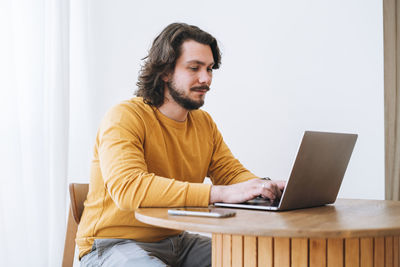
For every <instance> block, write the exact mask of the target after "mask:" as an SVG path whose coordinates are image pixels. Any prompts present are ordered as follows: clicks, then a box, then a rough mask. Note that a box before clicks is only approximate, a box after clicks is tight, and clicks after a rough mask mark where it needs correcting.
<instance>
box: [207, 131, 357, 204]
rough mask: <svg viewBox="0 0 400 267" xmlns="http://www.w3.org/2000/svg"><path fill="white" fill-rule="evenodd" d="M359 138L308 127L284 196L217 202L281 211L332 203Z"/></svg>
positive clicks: (353, 135) (354, 135)
mask: <svg viewBox="0 0 400 267" xmlns="http://www.w3.org/2000/svg"><path fill="white" fill-rule="evenodd" d="M356 140H357V135H356V134H344V133H327V132H312V131H306V132H305V133H304V136H303V140H302V142H301V145H300V148H299V151H298V153H297V157H296V160H295V162H294V165H293V169H292V172H291V174H290V177H289V180H288V181H287V184H286V187H285V189H284V191H283V193H282V197H281V199H280V200H277V201H275V202H271V201H269V200H265V199H262V198H257V199H253V200H249V201H247V202H245V203H237V204H232V203H215V204H214V205H215V206H218V207H230V208H244V209H257V210H274V211H278V210H293V209H300V208H310V207H316V206H322V205H325V204H331V203H333V202H335V200H336V197H337V194H338V192H339V189H340V185H341V184H342V180H343V176H344V174H345V172H346V168H347V165H348V163H349V160H350V157H351V153H352V152H353V148H354V145H355V143H356Z"/></svg>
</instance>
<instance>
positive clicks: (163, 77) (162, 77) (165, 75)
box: [161, 73, 171, 83]
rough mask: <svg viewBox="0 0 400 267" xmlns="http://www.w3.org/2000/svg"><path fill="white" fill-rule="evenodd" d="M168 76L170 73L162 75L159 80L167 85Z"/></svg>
mask: <svg viewBox="0 0 400 267" xmlns="http://www.w3.org/2000/svg"><path fill="white" fill-rule="evenodd" d="M170 76H171V73H169V74H168V73H165V74H163V75H162V76H161V79H162V80H163V81H164V82H165V83H167V82H169V79H170Z"/></svg>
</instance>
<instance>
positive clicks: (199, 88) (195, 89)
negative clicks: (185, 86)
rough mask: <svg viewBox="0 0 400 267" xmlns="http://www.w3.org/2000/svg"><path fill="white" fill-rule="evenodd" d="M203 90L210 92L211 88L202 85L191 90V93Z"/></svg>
mask: <svg viewBox="0 0 400 267" xmlns="http://www.w3.org/2000/svg"><path fill="white" fill-rule="evenodd" d="M203 90H207V91H210V87H209V86H207V85H202V86H195V87H192V88H190V91H203Z"/></svg>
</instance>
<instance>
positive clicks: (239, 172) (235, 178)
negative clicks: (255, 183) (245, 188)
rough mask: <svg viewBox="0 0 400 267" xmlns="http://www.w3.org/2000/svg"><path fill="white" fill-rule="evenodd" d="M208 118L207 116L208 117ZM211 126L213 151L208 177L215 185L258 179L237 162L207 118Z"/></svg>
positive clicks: (215, 127)
mask: <svg viewBox="0 0 400 267" xmlns="http://www.w3.org/2000/svg"><path fill="white" fill-rule="evenodd" d="M208 116H209V115H208ZM209 119H210V121H211V126H212V133H213V140H214V144H213V145H214V150H213V155H212V158H211V162H210V166H209V169H208V177H210V179H211V181H212V182H213V184H215V185H228V184H236V183H240V182H245V181H247V180H250V179H254V178H258V177H257V176H256V175H254V174H253V173H251V172H250V171H249V170H247V169H246V168H245V167H244V166H243V165H242V164H241V163H240V162H239V160H237V159H236V158H235V157H234V156H233V154H232V152H231V151H230V149H229V147H228V146H227V145H226V143H225V142H224V140H223V138H222V135H221V133H220V131H219V130H218V128H217V126H216V124H215V123H214V121H213V120H212V119H211V117H209Z"/></svg>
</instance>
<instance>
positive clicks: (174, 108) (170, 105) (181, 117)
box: [158, 96, 189, 122]
mask: <svg viewBox="0 0 400 267" xmlns="http://www.w3.org/2000/svg"><path fill="white" fill-rule="evenodd" d="M158 110H159V111H160V112H161V113H162V114H164V115H165V116H167V117H168V118H170V119H173V120H175V121H181V122H182V121H185V120H186V117H187V114H188V113H189V111H188V110H187V109H185V108H183V107H181V106H180V105H179V104H178V103H176V102H175V101H174V100H173V99H172V98H171V97H170V96H169V97H165V99H164V103H163V104H162V105H161V106H160V107H159V108H158Z"/></svg>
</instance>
